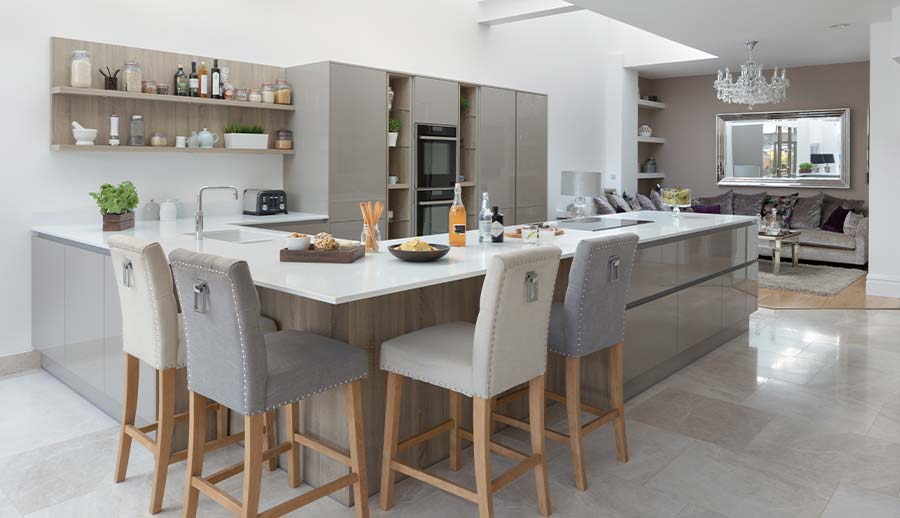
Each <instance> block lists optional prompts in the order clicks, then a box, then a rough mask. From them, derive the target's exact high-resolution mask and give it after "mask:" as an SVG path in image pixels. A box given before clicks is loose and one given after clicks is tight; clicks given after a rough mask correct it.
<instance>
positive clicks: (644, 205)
mask: <svg viewBox="0 0 900 518" xmlns="http://www.w3.org/2000/svg"><path fill="white" fill-rule="evenodd" d="M635 199H636V200H637V201H638V204H639V205H640V207H641V210H659V209H657V208H656V205H654V204H653V200H651V199H650V198H648V197H646V196H644V195H643V194H638V195H637V197H636V198H635Z"/></svg>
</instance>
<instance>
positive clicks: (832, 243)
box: [800, 229, 856, 250]
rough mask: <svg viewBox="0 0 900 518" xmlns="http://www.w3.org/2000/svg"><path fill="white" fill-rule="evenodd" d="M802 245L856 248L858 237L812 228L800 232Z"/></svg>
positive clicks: (842, 248) (843, 248) (845, 248)
mask: <svg viewBox="0 0 900 518" xmlns="http://www.w3.org/2000/svg"><path fill="white" fill-rule="evenodd" d="M800 245H801V246H818V247H822V248H838V249H841V250H855V249H856V238H855V237H853V236H850V235H847V234H843V233H841V234H839V233H837V232H829V231H827V230H819V229H810V230H804V231H802V232H801V233H800Z"/></svg>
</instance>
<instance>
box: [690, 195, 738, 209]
mask: <svg viewBox="0 0 900 518" xmlns="http://www.w3.org/2000/svg"><path fill="white" fill-rule="evenodd" d="M696 205H719V206H720V207H721V210H722V214H734V190H730V191H728V192H726V193H723V194H720V195H718V196H701V197H699V198H697V203H696Z"/></svg>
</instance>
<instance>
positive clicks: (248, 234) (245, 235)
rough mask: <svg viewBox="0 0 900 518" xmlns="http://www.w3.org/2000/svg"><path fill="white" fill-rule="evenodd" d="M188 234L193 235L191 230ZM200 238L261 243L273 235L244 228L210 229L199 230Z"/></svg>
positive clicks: (270, 239)
mask: <svg viewBox="0 0 900 518" xmlns="http://www.w3.org/2000/svg"><path fill="white" fill-rule="evenodd" d="M185 235H188V236H194V235H196V234H194V233H193V232H188V233H187V234H185ZM200 238H202V239H214V240H217V241H227V242H229V243H262V242H264V241H272V239H274V237H273V236H272V235H271V234H264V233H262V232H254V231H252V230H244V229H240V228H236V229H231V230H212V231H209V232H201V233H200Z"/></svg>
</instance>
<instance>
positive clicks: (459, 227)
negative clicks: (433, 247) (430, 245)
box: [450, 183, 466, 246]
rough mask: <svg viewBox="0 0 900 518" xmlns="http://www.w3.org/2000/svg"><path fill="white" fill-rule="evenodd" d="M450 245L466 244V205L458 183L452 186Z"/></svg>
mask: <svg viewBox="0 0 900 518" xmlns="http://www.w3.org/2000/svg"><path fill="white" fill-rule="evenodd" d="M450 246H466V207H465V206H464V205H463V202H462V187H460V185H459V184H458V183H457V184H456V187H454V188H453V205H451V206H450Z"/></svg>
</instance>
